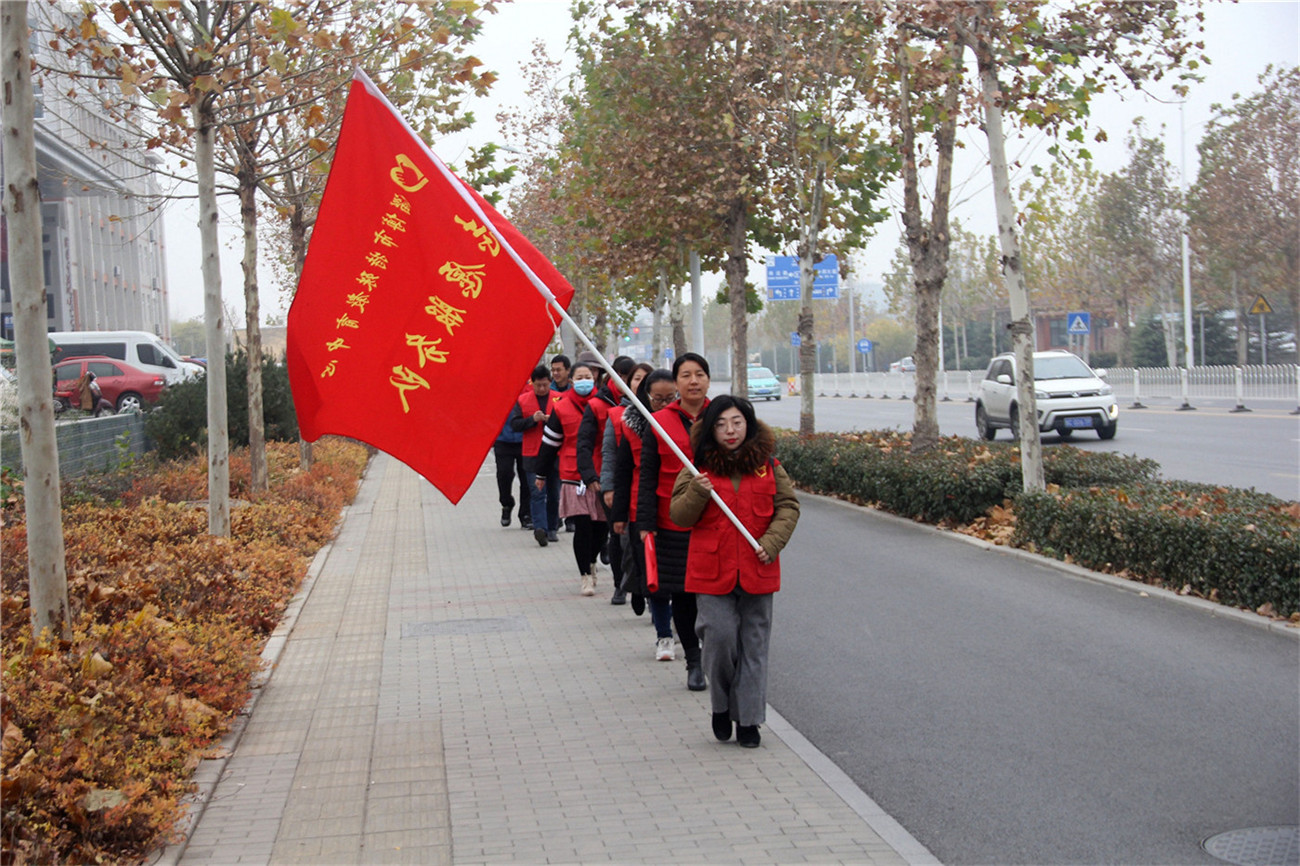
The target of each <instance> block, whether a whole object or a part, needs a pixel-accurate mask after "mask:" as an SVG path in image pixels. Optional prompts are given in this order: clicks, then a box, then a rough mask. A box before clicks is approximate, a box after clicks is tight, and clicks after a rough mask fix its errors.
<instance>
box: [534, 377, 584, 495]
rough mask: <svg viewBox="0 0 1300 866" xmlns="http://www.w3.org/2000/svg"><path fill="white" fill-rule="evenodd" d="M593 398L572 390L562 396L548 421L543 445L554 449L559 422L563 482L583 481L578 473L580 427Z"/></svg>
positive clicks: (559, 456) (559, 450)
mask: <svg viewBox="0 0 1300 866" xmlns="http://www.w3.org/2000/svg"><path fill="white" fill-rule="evenodd" d="M591 397H592V395H590V394H589V395H587V396H586V397H582V396H579V394H578V392H577V391H575V390H573V389H572V388H570V389H569V390H568V391H565V392H564V393H563V394H561V395H560V400H559V401H558V402H557V403H556V404H555V409H554V410H552V412H551V415H552V417H551V418H549V419H547V421H546V426H547V428H548V431H547V432H546V433H545V438H546V441H545V442H544V443H543V444H545V445H546V446H547V447H548V449H549V448H550V447H552V442H553V441H554V438H556V437H555V435H554V434H555V427H556V421H557V420H558V421H559V427H560V431H559V437H558V438H559V440H560V441H559V444H558V446H556V447H558V454H557V457H558V458H559V463H560V480H561V481H581V480H582V478H581V475H580V474H579V472H578V426H579V425H580V424H581V423H582V414H583V413H584V412H586V411H587V403H588V401H589V400H590V399H591ZM543 462H544V463H546V461H543Z"/></svg>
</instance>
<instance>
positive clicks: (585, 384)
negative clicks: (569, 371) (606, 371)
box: [573, 379, 596, 397]
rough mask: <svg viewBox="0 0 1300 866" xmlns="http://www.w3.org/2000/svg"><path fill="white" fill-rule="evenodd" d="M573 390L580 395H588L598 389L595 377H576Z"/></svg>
mask: <svg viewBox="0 0 1300 866" xmlns="http://www.w3.org/2000/svg"><path fill="white" fill-rule="evenodd" d="M573 390H575V391H577V392H578V396H579V397H586V396H587V395H588V394H590V393H591V392H592V391H594V390H596V382H595V380H594V379H574V380H573Z"/></svg>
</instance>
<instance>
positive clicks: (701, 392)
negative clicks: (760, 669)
mask: <svg viewBox="0 0 1300 866" xmlns="http://www.w3.org/2000/svg"><path fill="white" fill-rule="evenodd" d="M673 382H674V383H675V384H676V385H677V399H676V400H675V401H674V402H672V403H669V404H668V405H667V406H665V407H664V408H662V409H659V410H657V411H656V412H655V413H654V418H655V421H657V422H658V423H659V427H660V428H662V429H663V431H664V433H666V434H667V436H668V437H669V438H671V439H672V441H673V444H675V445H676V446H677V448H678V450H680V451H681V452H682V453H683V454H685V455H686V458H687V459H688V460H689V459H691V440H690V432H691V427H692V426H693V425H694V424H695V421H696V419H697V418H699V417H700V415H701V414H702V413H703V412H704V409H705V408H706V407H707V406H708V405H709V362H708V361H706V360H704V358H703V357H701V356H700V355H697V354H696V353H695V352H684V353H683V354H682V355H681V356H679V357H678V358H677V360H676V361H674V362H673ZM641 438H642V447H641V481H640V485H639V489H638V490H637V506H636V529H637V532H638V534H639V535H640V536H641V541H642V543H644V542H645V539H646V538H647V537H649V536H651V535H653V536H654V546H655V561H656V563H657V564H658V567H659V590H660V593H663V592H665V591H667V592H668V593H669V594H670V596H671V599H672V616H673V624H674V625H676V626H677V640H679V641H680V642H681V644H682V651H683V653H685V655H686V688H688V689H690V690H691V691H693V692H702V691H704V689H705V688H707V687H708V686H707V683H706V682H705V675H704V671H703V670H702V669H701V667H700V641H699V638H698V637H696V634H695V596H694V595H693V594H692V593H690V592H688V591H687V589H686V554H687V551H688V549H689V548H690V541H691V533H690V528H689V527H685V526H681V525H679V524H677V523H674V522H673V521H672V519H671V517H670V516H669V513H668V506H669V502H670V500H671V499H672V493H673V482H674V481H676V480H677V473H678V471H679V470H680V469H681V468H682V461H681V460H680V459H678V457H677V454H676V453H675V452H674V451H673V450H672V448H671V447H669V444H668V442H667V441H665V440H662V439H660V438H659V434H658V433H657V432H656V431H655V429H654V428H653V427H647V428H646V430H645V432H644V433H643V434H642V437H641ZM670 658H671V656H670Z"/></svg>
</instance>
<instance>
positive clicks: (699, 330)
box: [690, 250, 704, 355]
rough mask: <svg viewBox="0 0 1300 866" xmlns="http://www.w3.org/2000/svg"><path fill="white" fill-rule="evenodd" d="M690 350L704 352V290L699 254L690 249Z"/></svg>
mask: <svg viewBox="0 0 1300 866" xmlns="http://www.w3.org/2000/svg"><path fill="white" fill-rule="evenodd" d="M690 273H691V351H692V352H698V353H699V354H701V355H703V354H704V298H703V295H704V292H703V289H702V288H701V286H700V254H699V253H698V252H697V251H695V250H691V255H690Z"/></svg>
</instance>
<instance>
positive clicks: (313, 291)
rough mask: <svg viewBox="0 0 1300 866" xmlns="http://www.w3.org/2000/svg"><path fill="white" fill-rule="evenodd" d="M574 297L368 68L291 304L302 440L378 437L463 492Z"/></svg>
mask: <svg viewBox="0 0 1300 866" xmlns="http://www.w3.org/2000/svg"><path fill="white" fill-rule="evenodd" d="M489 223H490V225H489ZM493 228H495V232H494V231H493ZM572 297H573V289H572V287H571V286H569V284H568V283H567V282H566V281H565V279H564V278H563V277H562V276H561V275H560V273H559V272H558V271H557V270H556V269H555V268H554V267H553V266H552V265H551V264H550V262H548V261H547V260H546V258H545V257H543V256H542V255H541V253H539V252H538V251H537V250H536V249H535V248H534V247H533V245H532V244H530V243H529V242H528V241H527V240H526V239H525V238H524V237H523V236H522V235H520V234H519V232H518V231H516V230H515V229H514V227H513V226H511V225H510V223H508V222H507V221H506V220H505V219H504V218H503V217H501V215H500V214H498V213H497V212H496V211H495V210H494V209H493V208H492V206H491V205H489V204H488V203H487V202H486V201H485V200H484V199H483V198H482V197H481V196H479V195H478V193H476V192H475V191H474V190H472V189H471V188H470V187H469V186H468V185H466V184H465V183H464V182H463V181H461V180H460V179H459V178H457V177H455V176H454V175H453V174H451V172H450V171H448V170H447V168H446V166H444V165H443V164H442V163H441V162H440V161H439V160H438V158H437V157H436V156H434V155H433V153H432V152H431V151H430V150H429V149H428V148H427V147H426V146H425V145H424V143H423V142H422V141H420V139H419V138H418V137H417V136H416V135H415V134H414V132H413V131H412V130H411V128H410V127H409V126H408V125H407V124H406V123H405V121H403V120H402V118H401V116H400V115H399V114H398V113H397V112H396V110H395V109H394V108H393V106H392V104H391V103H389V102H388V100H387V99H385V98H384V96H383V95H382V94H381V93H380V92H379V91H378V89H377V88H376V87H375V86H374V84H373V83H372V82H371V81H370V80H369V78H367V77H366V76H365V74H364V73H361V72H358V73H357V74H356V76H355V77H354V78H353V81H352V89H351V91H350V93H349V95H348V103H347V108H346V109H345V111H344V115H343V126H342V130H341V131H340V133H339V140H338V146H337V148H336V150H335V155H334V162H333V165H332V166H331V169H330V176H329V181H328V183H327V184H326V187H325V195H324V198H323V199H322V201H321V206H320V212H319V214H318V216H317V220H316V225H315V228H314V229H313V231H312V236H311V244H310V247H309V249H308V252H307V260H306V263H305V264H304V266H303V272H302V278H301V280H300V281H299V284H298V291H297V293H296V295H295V296H294V300H293V305H292V307H291V308H290V310H289V327H288V366H289V380H290V384H291V386H292V388H293V398H294V405H295V408H296V410H297V414H298V425H299V428H300V430H301V431H302V436H303V438H304V439H306V440H307V441H309V442H310V441H315V440H316V439H319V438H320V437H321V436H324V435H325V434H328V433H333V434H338V435H341V436H350V437H353V438H355V439H359V440H361V441H363V442H367V443H369V444H371V445H373V446H375V447H376V448H378V449H380V450H381V451H385V452H387V453H389V454H391V455H393V456H394V457H396V458H398V459H399V460H401V461H402V462H404V463H406V464H407V465H408V466H410V467H411V468H412V469H415V470H416V471H417V472H419V473H420V474H421V475H423V476H424V477H425V478H427V479H429V481H430V482H432V483H433V485H434V486H435V487H437V488H438V489H439V490H441V491H442V492H443V493H444V494H445V495H446V496H447V498H449V499H450V500H451V501H452V502H458V501H459V500H460V498H461V496H463V495H464V493H465V491H466V490H467V489H469V486H470V484H471V483H472V482H473V480H474V476H475V475H476V474H477V472H478V469H479V466H480V465H481V464H482V462H483V458H484V457H485V456H486V454H487V452H488V449H490V448H491V447H492V442H493V441H494V440H495V439H496V436H497V434H498V433H499V432H500V430H501V427H502V424H503V423H504V422H505V418H506V415H507V413H508V412H509V411H510V408H511V406H512V405H513V404H514V402H515V399H516V398H517V397H518V395H519V393H520V391H521V390H522V389H523V388H524V387H525V386H526V385H527V383H528V377H529V373H530V371H531V370H532V368H533V366H534V365H535V364H536V363H537V360H538V358H539V357H540V355H541V354H542V352H543V351H544V350H545V348H546V345H547V343H548V342H549V341H550V339H551V337H552V336H553V335H554V331H555V322H556V318H557V316H558V313H556V312H555V311H553V310H551V309H548V305H549V304H550V303H551V302H554V303H556V304H558V305H559V306H560V307H562V308H567V307H568V304H569V301H570V300H571V299H572Z"/></svg>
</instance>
